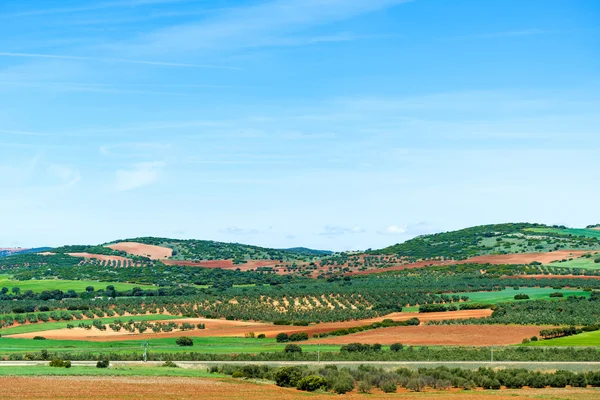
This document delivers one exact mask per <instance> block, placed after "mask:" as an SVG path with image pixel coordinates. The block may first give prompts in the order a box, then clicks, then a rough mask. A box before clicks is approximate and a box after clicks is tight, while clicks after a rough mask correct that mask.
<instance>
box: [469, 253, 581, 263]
mask: <svg viewBox="0 0 600 400" xmlns="http://www.w3.org/2000/svg"><path fill="white" fill-rule="evenodd" d="M589 252H590V251H589V250H558V251H551V252H548V253H521V254H500V255H493V256H478V257H472V258H469V259H468V260H466V261H464V262H468V263H478V264H486V263H489V264H529V263H532V262H534V261H538V262H541V263H542V264H549V263H551V262H552V261H559V260H563V259H566V258H567V259H568V258H576V257H581V256H582V255H584V254H586V253H589Z"/></svg>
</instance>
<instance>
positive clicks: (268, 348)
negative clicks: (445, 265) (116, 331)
mask: <svg viewBox="0 0 600 400" xmlns="http://www.w3.org/2000/svg"><path fill="white" fill-rule="evenodd" d="M193 339H194V345H193V346H191V347H180V346H178V345H177V344H176V343H175V341H176V340H177V338H160V339H149V340H147V341H146V342H148V352H158V353H179V352H192V351H193V352H197V353H217V354H238V353H261V352H282V351H283V349H284V348H285V345H286V344H285V343H277V342H276V341H275V339H270V338H267V339H256V338H237V337H194V338H193ZM142 343H143V342H142V341H141V340H139V339H133V338H132V340H121V341H111V342H92V341H85V340H51V339H47V340H33V339H22V338H10V337H0V357H4V356H7V355H10V354H12V353H37V352H39V351H41V350H48V351H50V352H58V353H93V354H102V353H107V352H110V353H115V354H119V353H132V352H133V353H136V352H138V353H139V354H142V351H143V348H142ZM309 343H310V342H309ZM301 345H302V350H303V351H304V352H309V353H310V352H317V351H318V350H319V347H320V351H323V352H325V351H339V349H340V346H339V345H321V346H318V345H316V344H312V345H311V344H304V343H301Z"/></svg>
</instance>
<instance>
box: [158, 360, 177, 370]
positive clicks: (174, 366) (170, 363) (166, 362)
mask: <svg viewBox="0 0 600 400" xmlns="http://www.w3.org/2000/svg"><path fill="white" fill-rule="evenodd" d="M161 367H165V368H179V366H178V365H177V364H175V363H174V362H173V361H171V360H167V361H165V363H164V364H163V365H161Z"/></svg>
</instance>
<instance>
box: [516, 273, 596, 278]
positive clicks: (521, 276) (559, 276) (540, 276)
mask: <svg viewBox="0 0 600 400" xmlns="http://www.w3.org/2000/svg"><path fill="white" fill-rule="evenodd" d="M505 278H508V279H600V276H592V275H541V274H540V275H512V276H505Z"/></svg>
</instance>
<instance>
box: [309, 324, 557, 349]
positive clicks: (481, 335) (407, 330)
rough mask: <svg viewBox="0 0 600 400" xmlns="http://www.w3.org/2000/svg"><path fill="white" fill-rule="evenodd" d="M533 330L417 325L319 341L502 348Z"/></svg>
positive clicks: (537, 329) (536, 329)
mask: <svg viewBox="0 0 600 400" xmlns="http://www.w3.org/2000/svg"><path fill="white" fill-rule="evenodd" d="M545 328H546V327H536V326H516V325H515V326H513V325H509V326H501V325H420V326H397V327H392V328H381V329H374V330H370V331H365V332H360V333H355V334H352V335H346V336H337V337H329V338H325V339H319V340H318V341H315V342H316V343H322V344H348V343H357V342H358V343H369V344H375V343H380V344H392V343H402V344H408V345H426V346H436V345H437V346H502V345H509V344H516V343H521V342H522V341H523V339H525V338H530V337H532V336H537V335H539V333H540V330H541V329H545Z"/></svg>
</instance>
